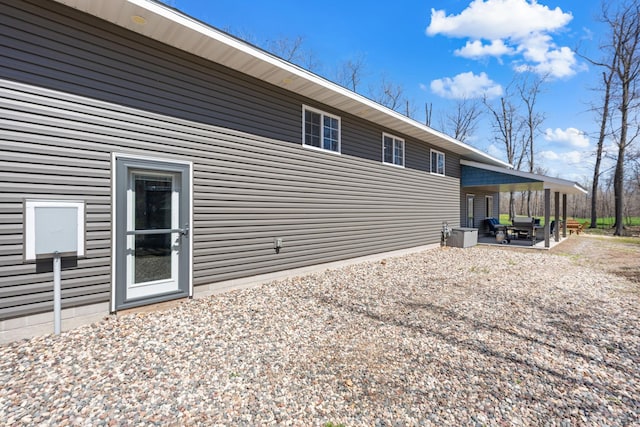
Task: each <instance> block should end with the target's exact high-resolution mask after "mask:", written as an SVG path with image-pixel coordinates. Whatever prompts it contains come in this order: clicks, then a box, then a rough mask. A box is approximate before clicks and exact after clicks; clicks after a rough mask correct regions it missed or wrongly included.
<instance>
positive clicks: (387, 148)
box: [382, 136, 393, 163]
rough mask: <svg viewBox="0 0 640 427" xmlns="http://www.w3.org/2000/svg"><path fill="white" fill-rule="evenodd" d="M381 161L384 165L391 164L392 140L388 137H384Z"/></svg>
mask: <svg viewBox="0 0 640 427" xmlns="http://www.w3.org/2000/svg"><path fill="white" fill-rule="evenodd" d="M382 161H383V162H385V163H392V162H393V139H391V138H389V137H388V136H385V137H384V143H383V147H382Z"/></svg>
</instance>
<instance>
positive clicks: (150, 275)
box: [134, 233, 171, 283]
mask: <svg viewBox="0 0 640 427" xmlns="http://www.w3.org/2000/svg"><path fill="white" fill-rule="evenodd" d="M135 244H136V247H135V257H134V260H135V266H134V269H135V281H134V283H144V282H151V281H153V280H163V279H170V278H171V234H170V233H162V234H146V235H138V236H136V243H135Z"/></svg>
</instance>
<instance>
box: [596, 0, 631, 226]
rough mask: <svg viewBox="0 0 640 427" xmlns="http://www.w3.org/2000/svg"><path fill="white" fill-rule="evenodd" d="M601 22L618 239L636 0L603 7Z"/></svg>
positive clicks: (623, 181) (622, 207)
mask: <svg viewBox="0 0 640 427" xmlns="http://www.w3.org/2000/svg"><path fill="white" fill-rule="evenodd" d="M603 21H604V22H605V24H607V25H608V26H609V30H610V34H609V36H610V38H611V39H610V44H609V45H608V46H606V48H607V50H608V51H609V52H610V55H609V56H610V57H611V58H612V61H611V62H610V63H609V65H608V68H609V69H610V70H612V71H613V73H614V74H615V78H616V84H617V91H618V109H619V111H620V116H619V123H620V124H619V127H618V134H617V138H616V139H617V140H616V144H617V146H618V156H617V159H616V168H615V173H614V177H613V190H614V198H615V230H614V233H613V234H614V235H616V236H620V235H622V234H623V229H624V223H623V216H624V183H625V172H624V167H625V155H626V151H627V148H628V146H629V145H630V144H631V142H632V137H630V135H629V130H630V129H629V128H630V126H631V125H632V121H633V115H634V113H635V111H636V109H637V105H635V104H636V102H637V100H638V97H640V94H639V93H638V91H637V79H638V76H639V75H640V0H629V1H623V2H621V3H620V4H619V7H618V8H617V9H615V10H614V11H610V10H609V9H608V6H607V5H605V6H604V7H603ZM614 58H615V61H614V60H613V59H614Z"/></svg>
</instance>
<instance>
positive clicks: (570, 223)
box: [567, 218, 584, 234]
mask: <svg viewBox="0 0 640 427" xmlns="http://www.w3.org/2000/svg"><path fill="white" fill-rule="evenodd" d="M583 228H584V226H583V225H582V223H579V222H578V221H576V220H575V219H572V218H569V219H567V230H569V234H573V232H574V231H575V232H576V234H580V232H581V231H582V229H583Z"/></svg>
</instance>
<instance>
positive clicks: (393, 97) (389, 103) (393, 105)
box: [370, 77, 404, 111]
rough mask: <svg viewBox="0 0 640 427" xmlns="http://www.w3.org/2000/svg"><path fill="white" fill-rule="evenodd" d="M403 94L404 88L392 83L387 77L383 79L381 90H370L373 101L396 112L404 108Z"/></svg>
mask: <svg viewBox="0 0 640 427" xmlns="http://www.w3.org/2000/svg"><path fill="white" fill-rule="evenodd" d="M403 94H404V89H403V87H402V86H401V85H397V84H394V83H392V82H390V81H389V80H387V78H386V77H382V81H381V83H380V87H379V88H373V89H371V90H370V96H371V99H373V100H374V101H376V102H377V103H379V104H382V105H384V106H385V107H387V108H390V109H392V110H395V111H398V110H399V109H400V108H402V107H403V104H404V102H403V101H404V98H403Z"/></svg>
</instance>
